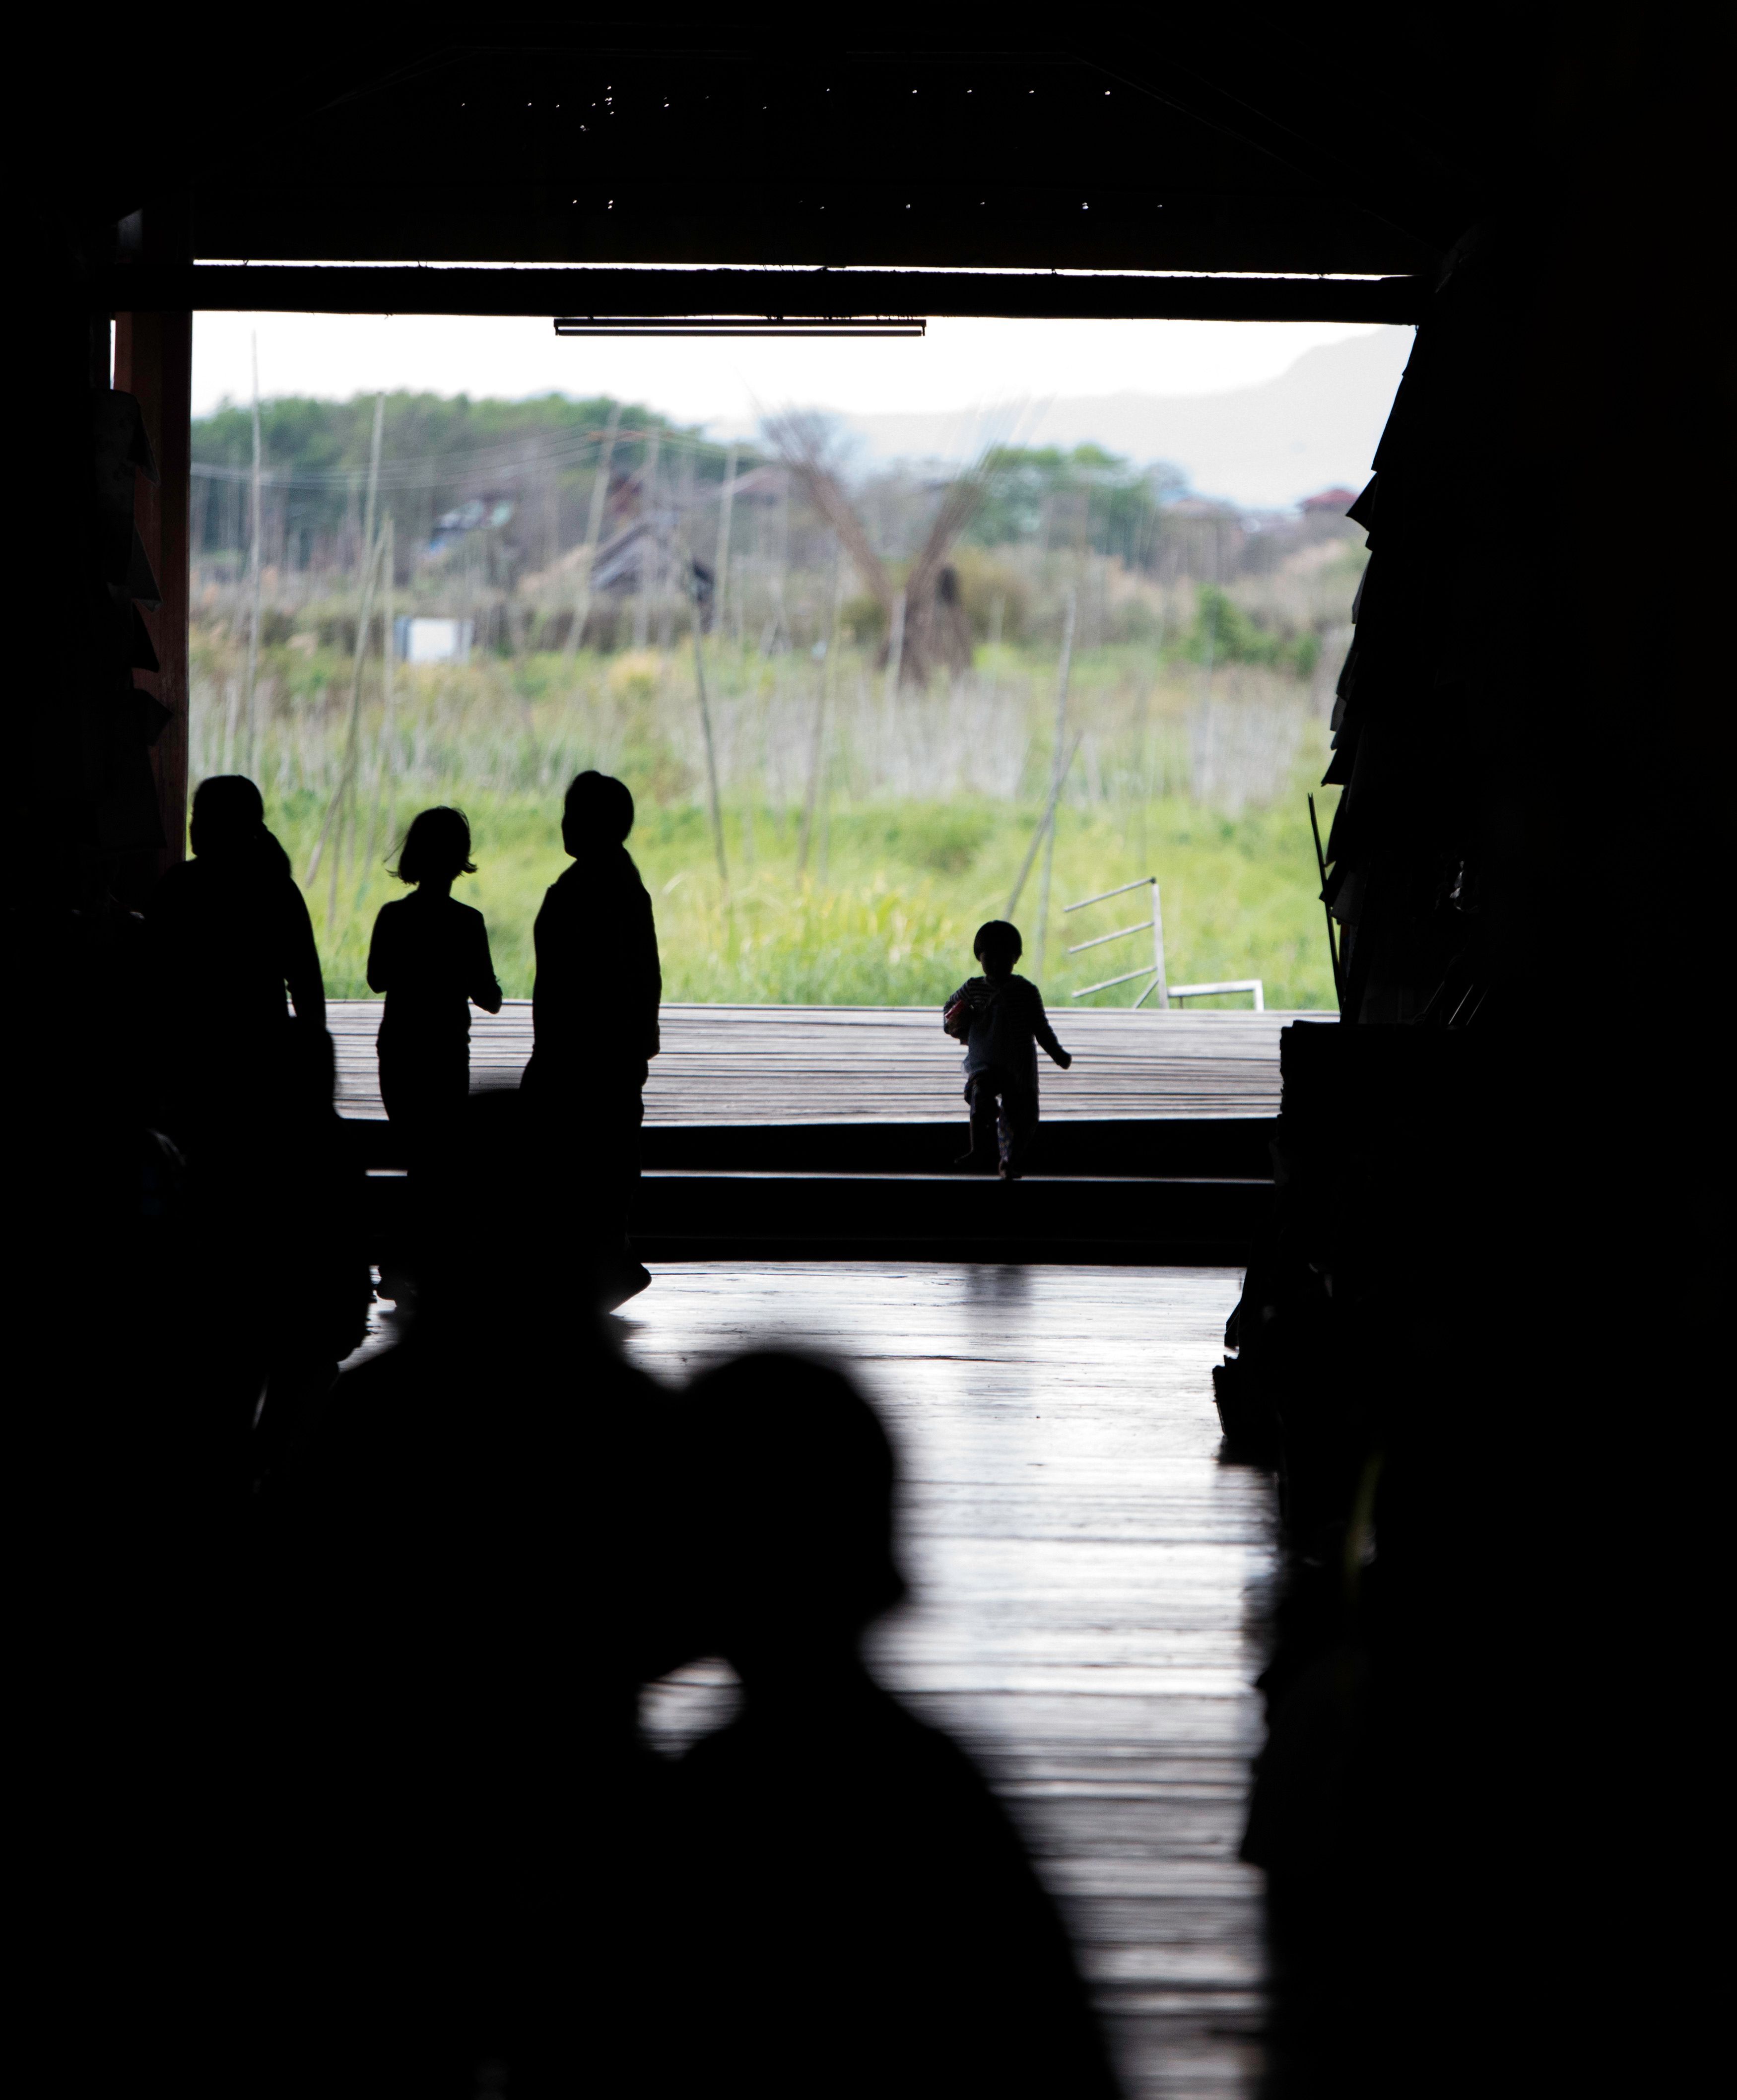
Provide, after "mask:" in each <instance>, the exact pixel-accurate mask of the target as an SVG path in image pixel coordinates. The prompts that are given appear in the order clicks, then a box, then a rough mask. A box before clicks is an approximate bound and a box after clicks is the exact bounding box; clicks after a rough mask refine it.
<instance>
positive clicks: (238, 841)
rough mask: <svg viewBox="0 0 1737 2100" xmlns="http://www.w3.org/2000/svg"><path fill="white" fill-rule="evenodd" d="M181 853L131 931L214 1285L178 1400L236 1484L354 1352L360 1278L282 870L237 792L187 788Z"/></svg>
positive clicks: (216, 786)
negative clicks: (267, 1423) (136, 930)
mask: <svg viewBox="0 0 1737 2100" xmlns="http://www.w3.org/2000/svg"><path fill="white" fill-rule="evenodd" d="M191 838H192V848H193V854H194V858H192V860H191V861H189V862H186V863H185V864H184V865H183V866H182V867H174V868H170V870H169V871H167V872H166V874H165V875H164V876H163V877H162V879H161V881H160V882H159V883H158V885H157V889H156V891H155V893H153V895H152V901H151V909H150V912H149V915H148V918H147V920H146V926H145V931H146V939H147V950H148V968H149V971H150V976H151V982H152V1000H153V1006H154V1014H153V1020H154V1026H153V1030H152V1034H153V1038H154V1039H155V1041H156V1043H157V1046H158V1055H159V1058H160V1064H159V1080H158V1093H159V1099H160V1102H161V1127H162V1128H163V1129H164V1130H165V1131H166V1132H167V1133H168V1135H169V1136H170V1137H172V1138H173V1139H174V1140H175V1142H176V1144H177V1145H179V1146H180V1147H182V1148H183V1150H184V1151H185V1153H186V1155H187V1161H188V1182H187V1218H188V1225H189V1229H190V1244H191V1247H192V1259H191V1263H190V1266H191V1267H192V1269H193V1270H194V1272H195V1273H197V1274H199V1275H200V1276H201V1277H207V1278H209V1279H210V1284H209V1286H208V1288H207V1290H206V1301H205V1304H204V1305H203V1307H202V1311H201V1320H200V1322H199V1331H200V1343H199V1348H198V1351H197V1352H196V1353H197V1361H195V1362H194V1363H192V1364H191V1365H188V1368H187V1370H186V1372H185V1375H184V1376H183V1379H182V1381H181V1386H182V1398H183V1401H184V1405H185V1411H186V1413H187V1414H188V1418H189V1419H190V1420H192V1422H193V1423H195V1425H196V1432H195V1433H196V1434H204V1435H206V1436H208V1438H209V1440H210V1449H211V1451H212V1453H213V1454H214V1460H215V1462H216V1463H217V1464H218V1465H219V1467H222V1468H223V1469H224V1470H225V1477H227V1478H228V1479H229V1480H236V1479H238V1478H240V1477H241V1476H244V1475H245V1472H246V1471H247V1469H248V1467H249V1466H250V1462H251V1460H250V1457H249V1449H250V1439H251V1437H252V1432H253V1429H254V1425H255V1423H257V1422H258V1421H259V1419H260V1418H261V1415H262V1411H263V1417H264V1418H265V1419H267V1420H270V1419H272V1418H273V1417H274V1416H275V1415H277V1414H281V1413H283V1412H284V1411H285V1410H286V1409H290V1408H292V1407H293V1406H294V1405H297V1404H298V1401H299V1397H300V1396H301V1395H303V1393H305V1392H307V1391H308V1390H310V1389H313V1388H317V1387H319V1386H320V1383H322V1382H329V1379H331V1377H332V1376H333V1375H334V1373H335V1369H336V1365H337V1364H338V1361H339V1360H340V1359H341V1358H343V1357H344V1356H346V1355H347V1353H348V1352H349V1351H350V1350H351V1348H354V1347H355V1345H356V1342H357V1341H358V1340H359V1339H360V1336H361V1334H362V1332H363V1331H364V1329H365V1324H366V1311H367V1304H368V1299H369V1277H368V1265H367V1263H366V1261H365V1260H364V1259H363V1258H362V1255H361V1251H360V1246H359V1244H357V1243H355V1242H353V1241H352V1238H351V1234H350V1233H348V1232H347V1231H346V1230H345V1229H344V1220H347V1219H348V1218H351V1217H353V1216H354V1215H355V1214H356V1189H355V1188H354V1186H353V1184H352V1181H351V1175H350V1171H349V1162H348V1161H347V1157H346V1154H345V1149H344V1147H343V1143H342V1135H343V1133H342V1126H341V1125H340V1123H339V1122H338V1117H337V1115H336V1114H334V1109H333V1101H332V1094H333V1065H332V1045H331V1039H330V1037H329V1035H327V1034H326V1030H325V986H324V984H323V983H322V982H321V979H320V957H319V953H318V951H317V950H316V948H315V946H314V933H313V927H312V924H311V923H310V921H309V919H308V915H307V905H306V903H305V902H303V897H302V893H301V891H300V890H299V889H298V888H297V887H296V885H295V882H294V879H293V878H292V876H291V875H290V858H289V856H288V854H285V851H284V849H283V848H282V847H281V845H279V844H278V842H277V840H276V839H275V838H274V837H273V836H272V834H271V832H269V831H267V828H266V824H265V808H264V805H263V802H262V801H261V799H260V795H259V789H258V787H255V786H254V783H253V782H252V781H251V780H248V779H243V778H241V776H240V775H239V774H220V775H219V776H217V777H216V778H214V779H210V780H206V781H205V782H203V783H201V786H200V788H199V791H198V792H197V795H195V796H194V797H193V808H192V825H191ZM286 989H287V992H288V998H289V1001H290V1002H293V1004H294V1009H295V1017H294V1020H293V1021H292V1020H291V1018H290V1004H289V1003H286V999H285V991H286ZM220 1283H221V1287H219V1285H220ZM263 1387H268V1388H269V1389H270V1393H271V1397H270V1399H269V1400H267V1401H263V1402H262V1398H261V1395H262V1388H263Z"/></svg>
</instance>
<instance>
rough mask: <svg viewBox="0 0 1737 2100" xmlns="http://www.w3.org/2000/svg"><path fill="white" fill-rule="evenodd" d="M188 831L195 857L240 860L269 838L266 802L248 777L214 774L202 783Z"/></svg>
mask: <svg viewBox="0 0 1737 2100" xmlns="http://www.w3.org/2000/svg"><path fill="white" fill-rule="evenodd" d="M188 832H189V834H190V836H191V838H192V848H193V851H194V853H195V854H199V855H201V857H203V858H217V859H219V860H221V859H224V858H239V857H240V856H241V855H242V854H245V853H247V852H248V851H250V849H255V848H257V847H258V845H259V841H260V840H261V839H262V838H263V837H264V836H266V829H265V802H264V801H263V797H262V796H261V795H260V792H259V789H258V788H257V787H255V786H254V783H253V782H252V781H251V780H250V779H248V778H247V776H246V775H245V774H242V773H218V774H213V775H212V777H211V778H210V779H209V780H201V782H200V783H199V787H198V789H197V792H195V794H194V796H193V810H192V818H191V820H190V822H189V823H188Z"/></svg>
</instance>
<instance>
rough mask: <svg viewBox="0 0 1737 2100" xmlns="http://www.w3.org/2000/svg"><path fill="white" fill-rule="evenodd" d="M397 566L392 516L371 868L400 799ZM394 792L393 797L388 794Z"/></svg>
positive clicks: (385, 567)
mask: <svg viewBox="0 0 1737 2100" xmlns="http://www.w3.org/2000/svg"><path fill="white" fill-rule="evenodd" d="M396 565H397V537H396V533H395V532H394V531H393V524H392V518H391V513H390V512H388V513H387V519H386V549H385V552H384V554H383V555H382V589H381V593H380V634H381V658H380V744H379V749H378V753H377V755H376V759H375V765H374V805H373V810H371V811H370V812H369V818H368V851H367V853H366V854H365V856H364V858H365V860H366V862H367V863H368V865H369V867H372V866H373V857H374V847H375V845H376V844H377V842H378V839H379V836H380V818H381V814H382V808H381V805H382V803H384V804H385V805H386V806H385V816H386V836H387V842H388V844H390V842H391V836H392V819H393V818H394V816H395V815H396V802H397V796H396V787H395V783H394V782H393V775H392V699H393V693H392V665H393V664H394V663H395V661H396V659H397V655H398V642H397V637H396V634H395V633H394V631H393V630H394V629H395V628H396V624H397V623H396V620H394V619H393V617H392V585H393V582H394V580H395V577H394V574H393V571H394V570H395V568H396ZM389 790H392V791H393V792H391V793H390V795H389V793H388V791H389Z"/></svg>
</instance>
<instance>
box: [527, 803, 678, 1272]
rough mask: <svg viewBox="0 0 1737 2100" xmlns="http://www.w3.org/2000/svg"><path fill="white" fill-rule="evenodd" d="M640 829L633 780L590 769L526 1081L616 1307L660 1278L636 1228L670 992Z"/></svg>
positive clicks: (543, 963)
mask: <svg viewBox="0 0 1737 2100" xmlns="http://www.w3.org/2000/svg"><path fill="white" fill-rule="evenodd" d="M633 827H634V798H633V796H632V794H631V793H630V791H629V789H628V787H626V785H625V783H624V782H622V781H620V780H617V779H612V778H611V777H610V776H609V775H608V774H604V773H594V772H587V773H581V774H579V776H578V777H577V779H575V780H574V781H573V783H572V785H571V786H570V787H568V791H567V798H566V802H565V805H564V809H563V811H562V816H561V843H562V845H564V846H565V847H566V849H567V850H568V853H569V854H571V855H572V862H573V864H572V867H570V868H568V871H567V872H566V873H565V874H564V876H561V878H560V879H559V881H557V882H555V883H552V884H551V885H550V888H549V889H548V892H547V893H546V895H545V897H544V898H543V904H542V909H541V911H539V912H538V913H537V924H536V928H535V938H536V942H537V982H536V985H535V987H534V989H533V994H532V999H531V1011H532V1018H533V1035H534V1047H533V1050H532V1053H531V1061H530V1062H529V1064H528V1065H527V1066H526V1067H525V1074H524V1082H523V1085H524V1092H525V1094H526V1096H527V1098H528V1100H529V1101H531V1102H532V1103H533V1107H534V1109H535V1111H536V1113H537V1115H538V1116H539V1117H540V1118H541V1121H542V1123H543V1127H544V1129H545V1131H546V1134H547V1139H548V1142H549V1145H550V1151H551V1154H552V1156H553V1157H554V1158H555V1160H556V1162H557V1165H556V1169H555V1171H557V1172H559V1174H560V1175H561V1176H563V1177H564V1179H565V1180H567V1182H568V1196H569V1199H570V1215H576V1217H577V1223H578V1224H579V1227H580V1231H581V1237H584V1238H586V1239H588V1240H589V1241H590V1242H592V1246H593V1251H594V1255H595V1257H596V1259H597V1260H598V1261H599V1264H600V1265H601V1267H602V1268H603V1270H604V1271H605V1272H607V1274H606V1276H605V1279H604V1289H605V1291H606V1293H607V1295H609V1296H610V1297H611V1298H612V1300H613V1302H614V1303H616V1304H620V1303H621V1299H624V1298H626V1297H630V1296H631V1295H632V1294H633V1292H634V1290H643V1289H644V1287H645V1286H646V1285H647V1284H648V1283H649V1282H651V1278H650V1277H649V1276H648V1274H647V1273H646V1271H645V1270H644V1269H643V1268H642V1267H641V1266H640V1265H639V1263H638V1262H636V1261H634V1260H633V1258H632V1257H631V1255H630V1254H629V1253H628V1251H627V1246H626V1240H625V1233H626V1227H627V1209H628V1205H629V1203H630V1202H631V1200H632V1197H633V1192H634V1188H635V1186H636V1185H637V1184H638V1181H639V1127H640V1125H641V1123H643V1121H644V1118H645V1104H644V1087H645V1082H646V1075H647V1067H648V1061H650V1060H651V1059H652V1058H653V1057H656V1055H657V1052H658V1032H657V1009H658V1004H659V1002H660V1000H661V998H662V996H663V974H662V971H661V967H660V964H659V961H658V955H657V929H656V924H655V923H654V921H653V919H652V900H651V898H650V897H649V895H648V893H647V891H646V887H645V885H644V884H643V882H642V881H641V880H639V869H638V868H637V867H634V862H633V858H632V856H631V855H630V854H629V852H628V850H627V843H626V842H627V835H628V833H629V832H631V831H632V829H633ZM573 1198H577V1202H572V1199H573Z"/></svg>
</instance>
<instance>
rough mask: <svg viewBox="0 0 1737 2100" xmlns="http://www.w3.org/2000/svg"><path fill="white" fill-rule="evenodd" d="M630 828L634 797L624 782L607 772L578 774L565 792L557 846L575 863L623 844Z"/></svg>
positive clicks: (632, 818)
mask: <svg viewBox="0 0 1737 2100" xmlns="http://www.w3.org/2000/svg"><path fill="white" fill-rule="evenodd" d="M633 827H634V798H633V795H632V792H631V791H630V789H629V787H628V785H627V783H626V782H625V780H617V779H615V777H614V776H613V774H608V773H590V772H587V773H581V774H579V775H578V777H577V779H575V780H574V782H573V783H572V786H571V787H569V788H568V791H567V800H566V802H565V804H564V805H563V808H562V811H561V843H562V845H564V846H565V847H566V849H567V850H568V852H569V853H570V854H572V856H573V858H575V859H576V860H577V859H578V858H579V857H580V856H581V854H595V853H605V852H607V851H608V849H609V848H610V847H611V846H619V845H625V844H626V843H627V835H628V833H629V832H630V831H631V830H632V829H633Z"/></svg>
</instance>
